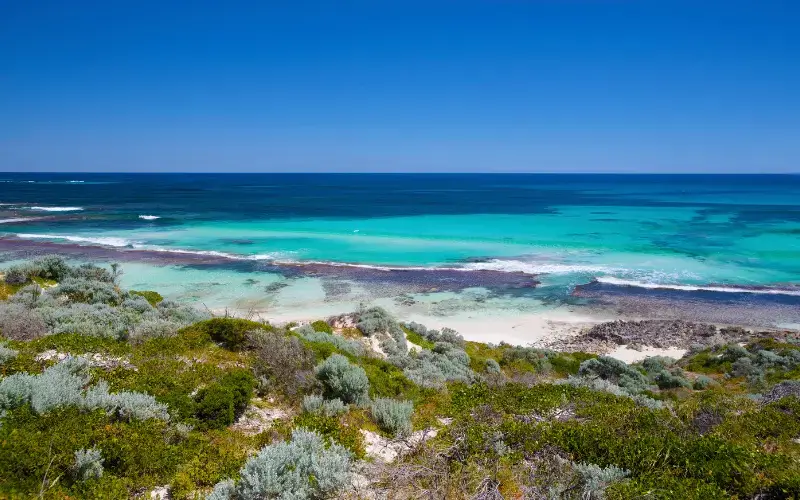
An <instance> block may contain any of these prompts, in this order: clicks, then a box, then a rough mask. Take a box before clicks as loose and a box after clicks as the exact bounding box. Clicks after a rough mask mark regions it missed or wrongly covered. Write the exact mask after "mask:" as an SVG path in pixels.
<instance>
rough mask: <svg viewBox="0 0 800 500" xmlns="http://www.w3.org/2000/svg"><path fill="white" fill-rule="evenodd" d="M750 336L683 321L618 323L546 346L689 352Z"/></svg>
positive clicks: (737, 330)
mask: <svg viewBox="0 0 800 500" xmlns="http://www.w3.org/2000/svg"><path fill="white" fill-rule="evenodd" d="M752 335H753V334H752V333H751V332H750V331H748V330H745V329H744V328H740V327H724V328H717V327H716V326H715V325H710V324H706V323H693V322H689V321H683V320H645V321H624V320H618V321H609V322H606V323H600V324H598V325H594V326H592V327H591V328H589V329H588V330H586V331H584V332H583V333H581V334H579V335H577V336H574V337H570V338H565V339H560V340H557V341H556V342H554V343H552V344H550V345H549V346H548V347H550V348H551V349H555V350H562V351H585V352H599V353H605V352H608V351H612V350H614V349H615V348H616V347H617V346H619V345H627V346H628V348H629V349H636V350H642V349H643V348H644V346H652V347H657V348H661V349H666V348H670V347H672V348H680V349H691V348H692V347H697V346H713V345H719V344H730V343H737V342H746V341H747V340H748V339H749V338H750V337H751V336H752Z"/></svg>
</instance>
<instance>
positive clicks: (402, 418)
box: [370, 398, 414, 436]
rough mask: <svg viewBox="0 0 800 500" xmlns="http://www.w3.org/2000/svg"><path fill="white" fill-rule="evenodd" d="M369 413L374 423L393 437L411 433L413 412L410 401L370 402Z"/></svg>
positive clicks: (378, 400)
mask: <svg viewBox="0 0 800 500" xmlns="http://www.w3.org/2000/svg"><path fill="white" fill-rule="evenodd" d="M370 411H371V412H372V418H373V419H374V420H375V423H376V424H378V426H379V427H380V428H381V429H383V430H385V431H386V432H388V433H390V434H392V435H393V436H407V435H409V434H410V433H411V414H412V413H413V412H414V404H413V403H412V402H411V401H397V400H395V399H388V398H380V399H376V400H374V401H373V402H372V404H371V406H370Z"/></svg>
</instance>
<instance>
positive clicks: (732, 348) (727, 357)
mask: <svg viewBox="0 0 800 500" xmlns="http://www.w3.org/2000/svg"><path fill="white" fill-rule="evenodd" d="M749 356H750V353H749V352H747V349H745V348H744V347H742V346H740V345H738V344H730V345H727V346H725V348H724V349H723V351H722V354H721V355H720V359H722V360H723V361H730V362H734V361H736V360H738V359H740V358H746V357H749Z"/></svg>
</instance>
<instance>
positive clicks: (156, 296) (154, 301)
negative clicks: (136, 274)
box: [128, 290, 164, 307]
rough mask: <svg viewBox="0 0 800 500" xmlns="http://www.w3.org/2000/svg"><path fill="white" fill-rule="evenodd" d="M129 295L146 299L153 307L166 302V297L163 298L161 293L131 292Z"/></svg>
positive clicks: (148, 291) (147, 291)
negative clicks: (163, 301)
mask: <svg viewBox="0 0 800 500" xmlns="http://www.w3.org/2000/svg"><path fill="white" fill-rule="evenodd" d="M128 293H129V294H131V295H138V296H140V297H144V299H145V300H146V301H147V302H148V303H149V304H150V305H151V306H153V307H155V306H157V305H158V303H159V302H161V301H162V300H164V297H162V296H161V294H160V293H158V292H153V291H151V290H131V291H129V292H128Z"/></svg>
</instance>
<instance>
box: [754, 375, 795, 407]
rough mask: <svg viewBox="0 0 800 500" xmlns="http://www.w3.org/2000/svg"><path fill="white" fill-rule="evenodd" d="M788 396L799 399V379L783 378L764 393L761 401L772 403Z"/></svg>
mask: <svg viewBox="0 0 800 500" xmlns="http://www.w3.org/2000/svg"><path fill="white" fill-rule="evenodd" d="M789 396H794V397H796V398H798V399H800V380H784V381H783V382H780V383H778V384H776V385H775V386H773V387H772V389H770V390H769V392H768V393H766V394H764V397H763V399H762V400H761V402H762V403H763V404H769V403H774V402H775V401H778V400H780V399H783V398H786V397H789Z"/></svg>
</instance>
